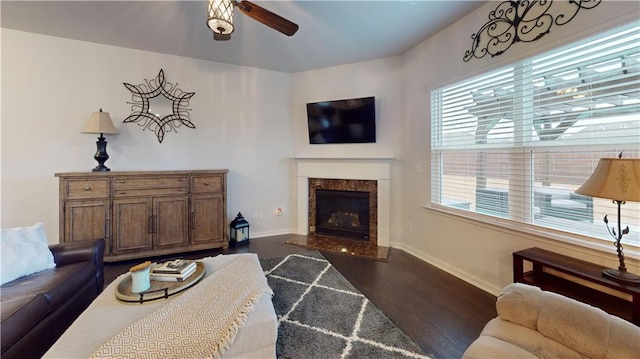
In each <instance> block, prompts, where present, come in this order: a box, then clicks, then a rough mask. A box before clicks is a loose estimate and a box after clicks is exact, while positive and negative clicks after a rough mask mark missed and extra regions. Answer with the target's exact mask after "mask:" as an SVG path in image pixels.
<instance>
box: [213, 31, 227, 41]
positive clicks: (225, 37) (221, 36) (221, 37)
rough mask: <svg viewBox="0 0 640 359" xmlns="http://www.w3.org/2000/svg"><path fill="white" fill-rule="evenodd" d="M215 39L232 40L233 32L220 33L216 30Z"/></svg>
mask: <svg viewBox="0 0 640 359" xmlns="http://www.w3.org/2000/svg"><path fill="white" fill-rule="evenodd" d="M213 39H214V40H217V41H227V40H231V34H218V33H217V32H214V33H213Z"/></svg>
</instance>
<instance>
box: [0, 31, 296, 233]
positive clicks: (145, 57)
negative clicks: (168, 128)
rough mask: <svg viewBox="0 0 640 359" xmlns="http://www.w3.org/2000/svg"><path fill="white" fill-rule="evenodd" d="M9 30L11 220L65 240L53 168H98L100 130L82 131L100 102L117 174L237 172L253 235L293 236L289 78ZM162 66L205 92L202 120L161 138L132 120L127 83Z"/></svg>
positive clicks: (5, 143)
mask: <svg viewBox="0 0 640 359" xmlns="http://www.w3.org/2000/svg"><path fill="white" fill-rule="evenodd" d="M1 36H2V75H3V76H2V123H1V126H2V132H1V135H2V142H1V145H2V153H1V156H2V183H1V186H2V187H1V190H2V218H1V225H2V227H3V228H7V227H14V226H24V225H31V224H33V223H36V222H43V223H44V225H45V228H46V233H47V236H48V237H49V241H50V242H51V243H57V242H58V181H57V179H56V178H55V177H54V173H57V172H68V171H90V170H91V168H93V167H94V166H95V165H96V164H97V163H96V161H95V160H94V159H93V155H94V153H95V151H96V145H95V142H96V138H97V135H92V134H82V133H80V131H81V130H82V128H83V127H84V126H85V125H86V123H87V122H88V120H89V117H90V115H91V113H92V112H93V111H97V110H98V109H99V108H102V109H103V110H104V111H105V112H109V113H110V115H111V119H112V120H113V122H114V124H115V125H116V128H117V129H118V131H119V132H120V134H119V135H116V136H113V135H106V136H105V137H106V138H107V141H108V148H107V150H108V153H109V155H110V159H109V160H108V161H107V162H106V165H107V166H108V167H110V168H111V170H112V171H126V170H132V171H135V170H182V169H185V170H187V169H223V168H226V169H229V176H228V216H229V221H230V220H231V219H233V218H234V217H235V215H236V214H237V212H238V211H242V212H243V214H245V215H246V216H247V219H248V220H249V222H250V223H251V226H252V227H251V229H252V234H253V235H254V236H260V235H270V234H279V233H291V232H293V228H294V227H295V221H294V217H292V215H293V216H294V215H295V210H294V206H293V203H295V202H294V200H293V199H292V198H291V193H290V187H292V185H291V175H290V174H291V164H290V159H291V157H292V155H293V152H292V146H291V142H290V141H289V138H291V136H292V133H291V130H290V126H289V119H290V118H291V113H290V111H291V106H290V98H291V75H290V74H286V73H280V72H274V71H266V70H260V69H255V68H248V67H239V66H233V65H226V64H220V63H213V62H208V61H201V60H194V59H189V58H183V57H178V56H170V55H164V54H158V53H151V52H144V51H138V50H133V49H127V48H119V47H113V46H105V45H101V44H95V43H89V42H82V41H75V40H68V39H62V38H56V37H50V36H43V35H37V34H31V33H26V32H20V31H15V30H7V29H2V33H1ZM160 69H164V73H165V76H166V78H167V80H168V81H169V82H171V83H176V82H178V83H179V86H180V88H182V89H183V90H184V91H192V92H195V96H193V98H192V100H191V101H190V104H189V108H191V109H192V111H191V120H192V122H193V123H194V125H195V126H196V129H189V128H186V127H182V128H180V129H179V133H168V134H166V135H165V138H164V141H163V142H162V143H159V142H158V140H157V138H156V137H155V135H154V134H153V133H152V132H150V131H142V129H141V127H138V126H137V125H136V124H124V123H123V122H122V121H123V119H124V118H126V117H127V116H128V115H129V114H130V113H131V107H130V105H129V104H127V102H130V101H131V93H130V92H129V91H128V90H127V89H126V88H125V87H124V85H123V84H122V83H123V82H128V83H131V84H135V85H138V84H141V83H143V82H144V80H145V79H151V78H153V77H155V76H156V75H157V74H158V72H159V71H160ZM283 139H285V140H284V141H283ZM276 207H284V209H285V212H284V216H282V217H277V216H276V215H275V208H276ZM289 209H291V210H289ZM253 213H259V214H261V217H262V218H260V219H256V220H254V219H253V218H252V215H253Z"/></svg>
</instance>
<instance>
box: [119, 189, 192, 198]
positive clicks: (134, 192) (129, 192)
mask: <svg viewBox="0 0 640 359" xmlns="http://www.w3.org/2000/svg"><path fill="white" fill-rule="evenodd" d="M187 193H188V191H187V188H186V187H184V188H180V187H174V188H120V189H115V188H114V189H113V198H122V197H156V196H171V195H187Z"/></svg>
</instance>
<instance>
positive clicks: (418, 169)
mask: <svg viewBox="0 0 640 359" xmlns="http://www.w3.org/2000/svg"><path fill="white" fill-rule="evenodd" d="M416 173H422V163H420V162H416Z"/></svg>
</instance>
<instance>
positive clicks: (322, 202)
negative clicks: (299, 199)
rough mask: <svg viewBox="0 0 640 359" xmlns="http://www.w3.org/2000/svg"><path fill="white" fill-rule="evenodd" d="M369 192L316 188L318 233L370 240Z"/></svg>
mask: <svg viewBox="0 0 640 359" xmlns="http://www.w3.org/2000/svg"><path fill="white" fill-rule="evenodd" d="M369 210H370V207H369V192H360V191H342V190H326V189H319V188H318V189H316V233H317V234H323V235H329V236H339V237H345V238H350V239H356V240H362V241H368V240H369V218H370V214H369Z"/></svg>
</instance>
